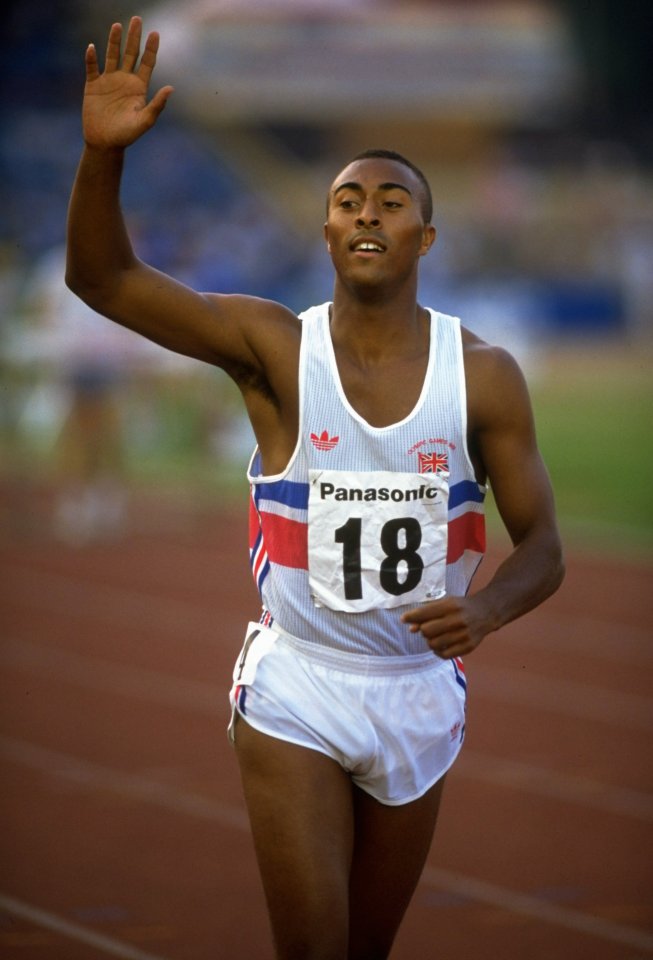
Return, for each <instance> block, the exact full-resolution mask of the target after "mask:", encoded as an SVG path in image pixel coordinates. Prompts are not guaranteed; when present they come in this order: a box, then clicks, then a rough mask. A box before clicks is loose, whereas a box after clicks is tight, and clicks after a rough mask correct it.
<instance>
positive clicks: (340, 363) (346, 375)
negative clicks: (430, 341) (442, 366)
mask: <svg viewBox="0 0 653 960" xmlns="http://www.w3.org/2000/svg"><path fill="white" fill-rule="evenodd" d="M337 369H338V375H339V379H340V385H341V387H342V391H343V393H344V395H345V397H346V399H347V402H348V403H349V405H350V406H351V407H352V408H353V409H354V410H355V411H356V413H357V414H358V415H359V416H360V417H362V418H363V420H365V421H366V422H367V423H369V424H370V426H372V427H387V426H390V425H391V424H394V423H399V422H400V421H402V420H404V419H405V418H406V417H408V416H409V415H410V414H411V413H412V411H413V410H414V409H415V407H416V406H417V404H418V402H419V399H420V396H421V394H422V390H423V388H424V384H425V378H426V376H427V369H428V357H426V356H424V357H417V358H414V359H401V358H396V359H394V360H391V361H389V362H385V363H382V364H370V365H367V366H365V367H360V366H358V365H356V364H353V363H351V362H348V361H347V360H346V359H344V358H337Z"/></svg>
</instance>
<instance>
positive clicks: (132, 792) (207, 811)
mask: <svg viewBox="0 0 653 960" xmlns="http://www.w3.org/2000/svg"><path fill="white" fill-rule="evenodd" d="M225 736H226V733H225ZM0 752H1V753H2V754H3V755H4V756H5V757H7V759H9V760H11V761H13V762H14V763H20V764H22V765H23V766H26V767H29V768H30V769H32V770H37V771H39V772H40V773H45V774H47V775H49V776H53V777H58V778H60V779H62V780H67V781H69V782H72V783H75V784H76V785H77V786H78V787H82V788H83V789H87V790H100V791H102V792H108V793H113V794H117V795H118V796H120V797H129V798H131V799H133V800H138V801H140V802H142V803H152V804H154V805H156V806H158V807H165V808H167V809H168V810H172V811H173V812H174V813H183V814H188V815H189V816H192V817H196V818H197V819H200V820H213V821H218V822H220V823H221V824H223V825H224V826H228V827H236V828H237V829H239V830H246V829H247V825H248V821H247V815H246V814H245V812H244V810H241V809H240V808H239V807H232V806H228V805H227V804H221V803H217V802H216V801H214V800H209V799H208V798H207V797H203V796H202V795H201V794H197V793H188V792H186V791H181V790H177V789H175V787H173V786H171V785H170V784H166V783H161V782H159V781H157V780H153V779H151V778H150V777H143V776H139V775H138V774H133V773H122V772H121V771H119V770H114V769H113V768H111V767H105V766H102V765H101V764H99V763H91V762H89V761H88V760H80V759H78V758H77V757H74V756H72V754H69V753H61V752H59V751H57V750H49V749H47V748H46V747H39V746H35V745H34V744H31V743H28V742H27V741H24V740H17V739H15V738H12V737H4V736H0Z"/></svg>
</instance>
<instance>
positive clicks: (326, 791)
mask: <svg viewBox="0 0 653 960" xmlns="http://www.w3.org/2000/svg"><path fill="white" fill-rule="evenodd" d="M235 747H236V754H237V757H238V763H239V767H240V772H241V778H242V783H243V790H244V794H245V801H246V803H247V808H248V813H249V818H250V823H251V827H252V834H253V838H254V846H255V849H256V856H257V860H258V864H259V869H260V873H261V879H262V882H263V888H264V891H265V896H266V900H267V904H268V910H269V914H270V920H271V924H272V930H273V935H274V939H275V943H276V948H277V956H278V957H279V958H283V960H295V958H297V960H300V958H301V960H336V958H337V960H341V958H344V957H346V951H347V946H346V944H347V939H348V925H349V917H348V911H349V903H348V887H349V870H350V865H351V857H352V845H353V828H354V823H353V788H352V785H351V783H350V780H349V777H348V776H347V774H346V773H345V772H344V771H343V770H342V769H341V768H340V766H339V765H338V764H337V763H336V762H335V761H334V760H332V759H331V758H330V757H327V756H326V755H324V754H322V753H319V752H318V751H316V750H311V749H308V748H306V747H300V746H297V745H296V744H292V743H287V742H285V741H283V740H279V739H276V738H274V737H270V736H268V735H266V734H262V733H260V732H258V731H257V730H254V729H253V728H252V727H251V726H249V725H248V724H247V723H246V721H245V720H243V718H242V717H239V718H238V720H237V723H236V731H235Z"/></svg>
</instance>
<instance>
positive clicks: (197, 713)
mask: <svg viewBox="0 0 653 960" xmlns="http://www.w3.org/2000/svg"><path fill="white" fill-rule="evenodd" d="M149 510H150V512H149V513H147V511H146V512H142V511H141V512H140V513H139V520H138V525H137V529H134V531H133V532H132V533H130V534H129V535H128V536H126V537H125V538H124V539H122V540H120V541H119V542H115V543H110V544H106V543H105V544H94V545H90V546H86V547H84V548H73V547H66V546H63V545H61V544H58V543H56V542H54V541H52V540H50V539H47V538H44V537H43V538H40V537H36V536H34V535H31V536H22V537H18V536H13V537H9V538H7V542H6V543H5V544H4V546H3V547H2V550H1V551H0V554H1V555H0V560H1V562H2V580H1V582H0V583H1V585H0V590H1V593H2V611H3V613H2V620H3V627H2V636H3V642H2V660H3V669H2V718H1V719H2V722H1V736H0V747H1V750H0V760H1V763H2V784H3V785H2V791H1V815H2V821H1V822H2V841H1V848H0V857H1V866H0V956H1V957H3V958H4V957H7V958H14V957H16V958H20V960H90V958H102V957H109V956H115V957H123V958H133V960H145V958H159V960H161V958H163V960H235V958H239V960H271V957H272V951H271V948H270V945H269V937H268V931H267V921H266V916H265V909H264V904H263V898H262V893H261V890H260V887H259V882H258V878H257V872H256V867H255V862H254V856H253V852H252V847H251V843H250V838H249V834H248V829H247V822H246V817H245V813H244V808H243V803H242V800H241V795H240V785H239V781H238V774H237V769H236V763H235V759H234V757H233V754H232V752H231V749H230V748H229V746H228V744H227V740H226V735H225V726H226V722H227V692H226V691H227V688H228V682H229V677H230V673H231V665H232V661H233V660H234V658H235V656H236V653H237V652H238V649H239V647H240V644H241V640H242V634H243V630H244V625H245V622H246V620H247V619H248V618H250V617H251V616H252V615H254V616H255V615H256V609H257V607H256V597H255V594H254V589H253V587H252V586H251V585H250V580H249V575H248V572H247V568H246V555H245V544H246V540H245V530H244V511H243V514H242V516H236V517H234V516H233V515H231V516H228V517H222V518H221V517H209V518H202V519H201V520H198V519H197V518H196V519H195V522H194V524H193V525H192V526H191V527H188V526H183V525H180V526H179V528H177V527H176V526H175V523H174V522H173V521H174V517H172V516H171V515H170V514H169V513H168V512H163V513H161V514H158V513H156V512H152V510H151V508H149ZM488 566H489V567H490V568H491V563H490V564H488ZM569 566H570V569H569V574H568V577H567V581H566V583H565V585H564V587H563V588H562V590H561V591H560V592H559V593H558V594H557V595H556V597H554V598H553V599H552V600H550V601H549V602H548V603H547V604H545V606H543V607H542V608H540V609H539V610H538V611H535V612H534V613H532V614H530V615H529V616H528V617H526V618H524V619H523V620H521V621H520V622H518V623H517V624H513V625H512V626H510V627H509V628H507V629H505V630H504V631H502V633H501V634H498V635H496V636H493V637H490V638H488V639H487V640H486V641H485V644H484V645H483V647H482V648H481V649H479V650H478V651H477V652H476V653H475V654H474V656H472V657H470V658H468V660H467V673H468V677H469V680H470V687H471V693H470V707H469V726H468V737H467V742H466V745H465V749H464V750H463V755H462V756H461V759H460V760H459V762H458V764H457V765H456V766H455V768H454V770H453V772H452V774H451V776H450V778H449V782H448V785H447V789H446V791H445V799H444V803H443V809H442V813H441V818H440V824H439V827H438V832H437V835H436V839H435V843H434V846H433V850H432V852H431V856H430V859H429V865H428V867H427V869H426V872H425V875H424V878H423V881H422V883H421V884H420V887H419V889H418V891H417V894H416V896H415V900H414V902H413V904H412V906H411V908H410V911H409V914H408V916H407V918H406V921H405V924H404V927H403V929H402V931H401V933H400V935H399V938H398V941H397V944H396V947H395V950H394V953H393V960H414V958H423V960H436V958H437V960H471V958H481V960H524V958H527V960H549V958H550V960H644V958H648V957H650V956H652V955H653V930H652V924H651V920H652V914H653V909H652V907H651V904H652V902H653V901H652V896H651V893H652V884H651V879H652V877H651V864H652V863H653V850H652V849H651V821H652V820H653V797H652V793H653V789H652V788H653V784H652V782H651V779H652V778H651V763H650V742H651V730H652V728H653V718H652V711H651V676H652V672H653V649H652V647H651V642H650V640H651V637H650V632H651V631H650V626H651V622H652V618H651V609H652V605H651V592H652V591H651V587H652V580H651V568H650V566H648V567H647V566H646V565H644V564H632V565H630V566H628V565H625V564H610V563H608V562H606V561H602V560H598V559H597V560H589V559H587V558H585V559H581V558H580V557H572V558H571V561H570V565H569Z"/></svg>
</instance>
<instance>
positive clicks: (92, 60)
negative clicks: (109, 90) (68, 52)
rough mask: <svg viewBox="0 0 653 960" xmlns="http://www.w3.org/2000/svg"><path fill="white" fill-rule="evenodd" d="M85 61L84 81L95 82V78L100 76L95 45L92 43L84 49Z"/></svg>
mask: <svg viewBox="0 0 653 960" xmlns="http://www.w3.org/2000/svg"><path fill="white" fill-rule="evenodd" d="M85 60H86V79H87V80H89V81H90V80H97V78H98V77H99V76H100V68H99V67H98V62H97V50H96V49H95V45H94V44H92V43H89V45H88V47H87V48H86V57H85Z"/></svg>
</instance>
